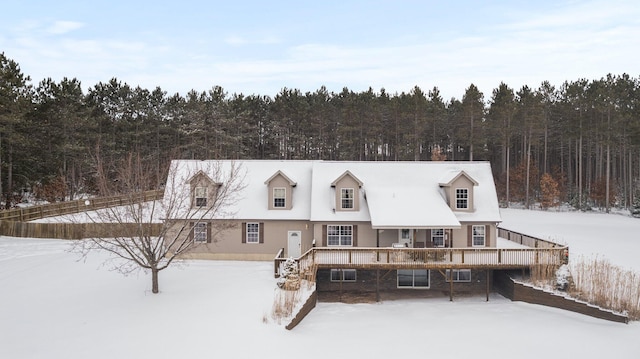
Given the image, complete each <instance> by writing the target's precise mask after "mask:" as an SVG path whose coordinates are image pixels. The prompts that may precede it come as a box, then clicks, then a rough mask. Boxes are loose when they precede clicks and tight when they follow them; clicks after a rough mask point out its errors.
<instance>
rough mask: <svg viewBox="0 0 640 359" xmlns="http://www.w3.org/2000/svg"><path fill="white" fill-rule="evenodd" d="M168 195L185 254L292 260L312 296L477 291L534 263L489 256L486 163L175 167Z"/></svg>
mask: <svg viewBox="0 0 640 359" xmlns="http://www.w3.org/2000/svg"><path fill="white" fill-rule="evenodd" d="M175 193H182V194H183V195H184V197H185V198H188V200H187V201H186V202H185V203H184V204H183V209H182V210H181V211H179V213H178V212H176V213H177V214H176V215H174V216H172V218H168V219H167V220H169V221H171V222H172V223H173V227H174V228H175V231H179V228H183V227H184V223H186V222H189V223H190V226H188V228H189V230H187V231H184V233H182V234H181V235H183V236H191V237H192V238H193V240H194V241H197V242H200V243H201V245H199V246H196V247H195V248H194V249H193V250H192V251H191V252H190V255H191V256H192V257H194V258H210V259H228V260H274V257H277V258H276V263H278V260H279V259H284V258H287V257H293V258H299V263H300V266H301V270H303V271H306V273H307V274H310V275H311V276H312V277H313V278H314V279H316V280H317V288H318V291H319V292H323V291H325V292H332V291H340V292H342V291H343V290H347V289H349V288H353V289H354V290H358V291H363V292H367V291H368V292H372V291H375V292H376V293H379V292H380V291H394V290H395V291H396V292H397V289H405V288H412V289H436V290H438V289H442V290H449V291H451V292H453V287H452V284H453V282H456V291H484V290H485V289H486V290H488V289H487V288H489V286H490V284H491V283H490V282H491V277H492V270H494V269H502V268H512V269H513V268H520V267H523V266H528V265H530V263H529V262H530V261H532V260H534V257H532V256H534V255H535V254H534V252H527V251H525V250H522V249H518V250H516V249H505V250H503V249H498V248H497V247H498V246H497V243H498V229H497V224H498V223H499V222H500V221H501V219H500V211H499V206H498V199H497V195H496V189H495V185H494V181H493V175H492V172H491V167H490V164H489V163H488V162H336V161H275V160H242V161H241V160H237V161H231V160H224V161H214V160H212V161H198V160H176V161H173V162H172V166H171V175H170V178H169V180H168V181H167V186H166V190H165V201H166V200H167V198H171V196H172V195H174V196H175ZM217 198H221V199H220V202H219V203H218V202H216V200H217ZM212 205H213V207H214V208H213V209H212V210H209V208H210V207H211V206H212ZM181 226H182V227H181ZM176 233H177V232H176ZM554 255H555V254H554ZM540 258H541V257H539V254H538V257H535V260H536V261H539V260H540ZM374 283H375V284H374ZM458 283H460V284H458ZM416 292H417V291H416ZM422 292H424V293H427V292H428V291H422Z"/></svg>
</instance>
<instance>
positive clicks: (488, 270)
mask: <svg viewBox="0 0 640 359" xmlns="http://www.w3.org/2000/svg"><path fill="white" fill-rule="evenodd" d="M489 272H491V270H490V269H487V278H486V280H487V302H488V301H489Z"/></svg>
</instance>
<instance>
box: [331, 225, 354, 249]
mask: <svg viewBox="0 0 640 359" xmlns="http://www.w3.org/2000/svg"><path fill="white" fill-rule="evenodd" d="M351 245H353V226H352V225H329V226H327V246H351Z"/></svg>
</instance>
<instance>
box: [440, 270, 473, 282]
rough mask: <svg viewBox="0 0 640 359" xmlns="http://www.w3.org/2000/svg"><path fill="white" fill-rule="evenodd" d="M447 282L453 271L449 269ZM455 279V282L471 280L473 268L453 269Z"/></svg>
mask: <svg viewBox="0 0 640 359" xmlns="http://www.w3.org/2000/svg"><path fill="white" fill-rule="evenodd" d="M446 276H447V279H446V280H447V282H449V279H450V278H451V271H450V270H449V269H447V273H446ZM453 281H454V282H471V269H454V270H453Z"/></svg>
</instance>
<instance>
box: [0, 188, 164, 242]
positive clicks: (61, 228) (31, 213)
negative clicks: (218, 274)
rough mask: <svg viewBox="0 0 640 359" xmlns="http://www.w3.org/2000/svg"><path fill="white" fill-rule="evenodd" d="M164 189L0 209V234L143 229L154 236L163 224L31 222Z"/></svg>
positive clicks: (157, 195) (67, 235)
mask: <svg viewBox="0 0 640 359" xmlns="http://www.w3.org/2000/svg"><path fill="white" fill-rule="evenodd" d="M163 194H164V191H162V190H154V191H146V192H140V193H135V194H129V195H122V196H111V197H99V198H91V199H87V200H78V201H69V202H60V203H52V204H46V205H41V206H33V207H27V208H19V209H12V210H8V211H1V212H0V235H4V236H11V237H29V238H57V239H82V238H92V237H125V236H132V235H136V234H139V233H141V231H144V233H145V234H148V235H151V236H157V235H158V234H160V232H161V231H162V228H163V224H162V223H150V224H144V225H142V227H141V225H140V224H138V223H69V222H67V223H59V222H58V223H34V222H28V221H33V220H36V219H41V218H45V217H54V216H61V215H65V214H73V213H79V212H85V211H93V210H98V209H104V208H109V207H116V206H123V205H128V204H133V203H139V202H147V201H154V200H159V199H162V197H163Z"/></svg>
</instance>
